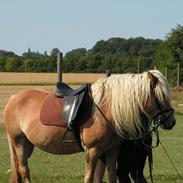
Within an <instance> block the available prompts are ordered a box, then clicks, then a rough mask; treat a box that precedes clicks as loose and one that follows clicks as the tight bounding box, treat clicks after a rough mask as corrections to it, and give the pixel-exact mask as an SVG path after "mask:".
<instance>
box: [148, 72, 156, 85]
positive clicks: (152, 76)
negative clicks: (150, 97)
mask: <svg viewBox="0 0 183 183" xmlns="http://www.w3.org/2000/svg"><path fill="white" fill-rule="evenodd" d="M147 75H148V77H149V78H150V80H151V86H152V87H153V88H155V87H156V85H157V83H158V78H157V77H156V76H154V75H153V74H152V73H151V72H149V71H147Z"/></svg>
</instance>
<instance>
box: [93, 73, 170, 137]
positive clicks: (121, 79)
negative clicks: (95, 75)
mask: <svg viewBox="0 0 183 183" xmlns="http://www.w3.org/2000/svg"><path fill="white" fill-rule="evenodd" d="M150 72H151V73H152V74H153V75H155V76H156V77H157V78H158V84H157V85H156V88H155V95H156V97H157V98H158V100H159V102H160V103H161V105H165V104H167V103H170V101H171V97H170V90H169V85H168V83H167V81H166V79H165V78H164V76H163V75H162V74H161V73H160V72H159V71H157V70H151V71H150ZM92 94H93V98H94V102H95V103H96V104H98V105H100V102H101V101H102V100H106V101H107V102H109V103H110V106H111V108H110V109H109V110H111V111H112V117H113V120H114V124H115V128H116V131H117V133H118V134H119V135H120V136H124V135H125V134H126V133H127V134H128V136H130V137H135V136H137V133H139V132H141V130H142V129H143V125H142V122H141V116H140V114H141V112H144V113H146V111H145V109H144V108H143V104H144V103H146V102H147V100H148V98H149V97H151V88H150V78H149V76H148V74H147V72H144V73H141V74H121V75H112V76H110V77H108V78H102V79H99V80H98V81H97V82H96V83H94V84H93V85H92ZM124 133H125V134H124Z"/></svg>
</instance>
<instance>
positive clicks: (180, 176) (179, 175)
mask: <svg viewBox="0 0 183 183" xmlns="http://www.w3.org/2000/svg"><path fill="white" fill-rule="evenodd" d="M160 144H161V147H162V148H163V150H164V152H165V154H166V156H167V157H168V159H169V161H170V162H171V164H172V166H173V168H174V169H175V171H176V173H177V175H178V177H179V178H180V179H183V177H182V175H181V174H180V173H179V171H178V170H177V168H176V167H175V165H174V163H173V161H172V159H171V158H170V156H169V154H168V152H167V151H166V149H165V147H164V145H163V144H162V142H161V141H160Z"/></svg>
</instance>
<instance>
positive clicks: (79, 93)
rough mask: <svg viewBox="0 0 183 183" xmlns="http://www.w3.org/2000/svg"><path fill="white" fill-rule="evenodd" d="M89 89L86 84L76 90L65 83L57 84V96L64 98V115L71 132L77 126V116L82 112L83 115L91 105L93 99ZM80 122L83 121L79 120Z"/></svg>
mask: <svg viewBox="0 0 183 183" xmlns="http://www.w3.org/2000/svg"><path fill="white" fill-rule="evenodd" d="M88 88H89V85H88V84H84V85H82V86H81V87H80V88H78V89H75V90H74V89H72V88H71V87H70V86H68V85H67V84H65V83H57V84H56V94H55V95H56V96H57V97H61V98H64V106H63V115H64V119H65V121H67V127H68V129H70V130H72V129H73V127H74V126H76V121H77V114H78V113H81V111H82V113H83V112H84V113H85V112H86V108H87V107H90V105H91V98H90V97H89V94H88ZM83 110H84V111H83ZM84 113H83V115H84ZM79 121H81V120H80V119H79ZM77 125H78V124H77Z"/></svg>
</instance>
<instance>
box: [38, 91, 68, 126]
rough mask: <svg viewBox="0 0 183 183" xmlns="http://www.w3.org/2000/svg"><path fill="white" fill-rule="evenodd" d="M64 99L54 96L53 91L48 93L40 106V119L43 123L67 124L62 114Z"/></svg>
mask: <svg viewBox="0 0 183 183" xmlns="http://www.w3.org/2000/svg"><path fill="white" fill-rule="evenodd" d="M63 106H64V99H63V98H58V97H56V96H55V93H52V94H50V95H48V96H47V97H46V98H45V100H44V102H43V104H42V108H41V112H40V121H41V122H42V123H43V124H44V125H56V126H65V127H66V126H67V121H66V120H65V119H64V114H63Z"/></svg>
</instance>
